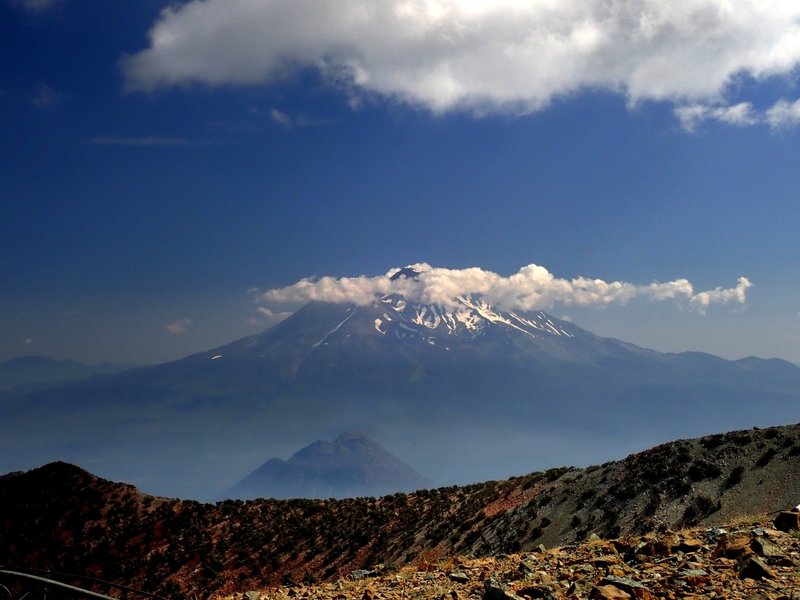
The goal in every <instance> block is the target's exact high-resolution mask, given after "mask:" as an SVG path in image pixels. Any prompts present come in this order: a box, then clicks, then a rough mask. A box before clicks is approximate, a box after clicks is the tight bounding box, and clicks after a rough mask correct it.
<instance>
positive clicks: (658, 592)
mask: <svg viewBox="0 0 800 600" xmlns="http://www.w3.org/2000/svg"><path fill="white" fill-rule="evenodd" d="M313 598H316V599H320V600H375V599H385V600H395V599H397V600H400V599H402V600H406V599H408V600H412V599H442V600H458V599H467V598H475V599H483V600H516V599H525V598H531V599H533V598H544V599H559V600H560V599H570V598H575V599H578V598H589V599H593V598H597V599H606V600H616V599H627V598H641V599H645V600H647V599H655V598H666V599H679V598H682V599H698V600H699V599H701V598H743V599H744V598H747V599H751V600H791V599H795V598H800V533H798V531H796V530H795V531H793V532H783V531H779V530H777V529H775V528H774V526H773V523H772V521H771V520H770V519H769V518H768V517H764V518H761V519H739V520H737V521H736V522H734V523H731V524H729V525H728V526H727V527H723V528H711V529H707V528H695V529H686V530H682V531H679V532H671V531H665V532H661V533H652V534H647V535H644V536H639V537H634V538H624V539H615V540H600V539H596V540H591V541H587V542H584V543H581V544H577V545H569V546H562V547H559V548H550V549H544V548H541V549H538V550H536V551H533V552H524V553H521V554H510V555H506V554H503V555H499V556H496V557H489V558H467V557H453V558H443V559H437V560H434V561H432V562H428V561H425V560H422V561H419V562H418V563H417V564H415V565H413V566H406V567H403V568H400V569H393V568H392V567H391V566H387V565H378V566H376V567H374V568H373V569H371V570H360V571H356V572H354V573H353V574H352V575H350V576H349V577H347V578H344V579H339V580H338V581H336V582H332V583H325V584H319V585H309V586H306V585H297V586H283V587H279V588H272V589H267V590H250V591H244V592H241V593H238V594H234V595H232V596H224V597H223V600H288V599H313Z"/></svg>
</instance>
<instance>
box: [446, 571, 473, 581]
mask: <svg viewBox="0 0 800 600" xmlns="http://www.w3.org/2000/svg"><path fill="white" fill-rule="evenodd" d="M447 578H448V579H449V580H450V581H455V582H456V583H467V582H468V581H469V576H468V575H467V574H466V573H464V571H451V572H450V573H448V574H447Z"/></svg>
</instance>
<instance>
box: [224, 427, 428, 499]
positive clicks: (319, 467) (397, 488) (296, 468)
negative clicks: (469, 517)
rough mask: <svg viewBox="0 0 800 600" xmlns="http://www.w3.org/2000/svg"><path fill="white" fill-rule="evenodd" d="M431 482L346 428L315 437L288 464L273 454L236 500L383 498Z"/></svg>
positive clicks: (240, 487)
mask: <svg viewBox="0 0 800 600" xmlns="http://www.w3.org/2000/svg"><path fill="white" fill-rule="evenodd" d="M428 485H429V482H428V481H427V480H426V479H425V478H424V477H422V476H421V475H420V474H419V473H417V472H416V471H414V470H413V469H412V468H411V467H409V466H408V465H406V464H405V463H404V462H402V461H401V460H400V459H399V458H397V457H396V456H394V455H393V454H391V453H390V452H389V451H388V450H386V449H384V448H382V447H381V446H380V445H378V444H377V443H376V442H375V441H373V440H371V439H369V438H368V437H367V436H365V435H364V434H363V433H360V432H357V431H345V432H344V433H342V434H340V435H339V436H338V437H337V438H336V439H335V440H334V441H333V442H326V441H322V440H317V441H316V442H314V443H312V444H309V445H308V446H306V447H305V448H303V449H301V450H298V451H297V452H295V453H294V454H293V455H292V457H291V458H290V459H289V460H287V461H286V462H284V461H281V460H280V459H276V458H272V459H270V460H269V461H267V462H266V463H264V464H263V465H262V466H261V467H259V468H258V469H256V470H255V471H253V472H252V473H251V474H250V475H248V476H247V477H245V478H244V479H243V480H242V481H240V482H239V483H237V484H236V485H235V486H234V487H233V488H231V490H229V492H228V495H229V496H231V497H236V498H256V497H272V498H346V497H353V496H380V495H385V494H391V493H394V492H409V491H414V490H416V489H420V488H423V487H427V486H428Z"/></svg>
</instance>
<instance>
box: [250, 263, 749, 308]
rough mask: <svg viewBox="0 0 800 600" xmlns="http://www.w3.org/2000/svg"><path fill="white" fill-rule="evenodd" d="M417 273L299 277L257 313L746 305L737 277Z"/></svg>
mask: <svg viewBox="0 0 800 600" xmlns="http://www.w3.org/2000/svg"><path fill="white" fill-rule="evenodd" d="M413 266H414V268H415V269H416V270H417V271H420V274H419V275H418V276H417V277H416V278H406V277H400V278H398V279H396V280H394V281H393V280H392V279H391V277H392V276H393V275H394V274H396V273H397V272H398V270H399V269H391V270H390V271H388V272H387V273H386V275H380V276H376V277H369V276H366V275H361V276H359V277H338V278H337V277H322V278H319V279H315V278H305V279H301V280H300V281H298V282H297V283H295V284H293V285H290V286H287V287H283V288H276V289H271V290H267V291H266V292H263V293H262V294H260V296H259V297H258V298H259V301H260V302H261V303H262V304H263V305H264V307H263V312H264V313H265V314H272V311H273V309H274V307H282V308H284V309H295V308H297V307H298V306H299V305H301V304H304V303H306V302H309V301H312V300H319V301H325V302H339V303H345V302H350V303H354V304H358V305H365V304H369V303H370V302H372V301H373V300H374V299H375V297H376V295H382V294H388V293H392V292H395V293H399V294H403V295H404V296H405V297H406V298H407V299H409V300H411V301H415V302H422V303H433V304H443V305H453V304H454V303H456V302H457V298H459V297H463V296H469V295H473V296H480V297H482V298H483V299H484V300H486V301H487V302H489V303H491V304H494V305H496V306H498V307H500V308H502V309H521V310H537V309H550V308H552V307H553V306H556V305H558V306H606V305H610V304H626V303H627V302H629V301H631V300H633V299H634V298H643V299H646V300H651V301H666V300H676V301H679V302H681V303H683V304H685V305H686V306H687V307H688V308H689V309H691V310H695V311H697V312H701V313H704V312H705V311H706V309H708V307H709V306H710V305H712V304H739V305H742V304H744V303H745V301H746V292H747V289H748V288H749V287H751V285H752V284H751V283H750V281H749V280H748V279H747V278H745V277H741V278H739V281H738V283H737V285H736V287H734V288H729V289H723V288H715V289H713V290H709V291H701V292H696V291H695V289H694V286H693V285H692V283H691V282H690V281H688V280H687V279H676V280H674V281H669V282H666V283H658V282H654V283H650V284H648V285H640V284H634V283H628V282H624V281H611V282H607V281H604V280H602V279H592V278H587V277H575V278H573V279H563V278H559V277H555V276H554V275H553V274H552V273H550V272H549V271H548V270H547V269H546V268H545V267H542V266H539V265H535V264H531V265H527V266H525V267H522V268H521V269H520V270H519V271H517V272H516V273H514V274H513V275H510V276H507V277H506V276H502V275H498V274H497V273H494V272H492V271H487V270H484V269H481V268H479V267H471V268H467V269H444V268H437V267H431V266H430V265H428V264H425V263H420V264H417V265H413Z"/></svg>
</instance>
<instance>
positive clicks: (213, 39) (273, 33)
mask: <svg viewBox="0 0 800 600" xmlns="http://www.w3.org/2000/svg"><path fill="white" fill-rule="evenodd" d="M149 38H150V43H149V47H148V48H146V49H144V50H142V51H140V52H138V53H136V54H134V55H132V56H127V57H124V58H123V60H122V68H123V70H124V74H125V78H126V88H127V89H129V90H140V91H151V90H154V89H157V88H160V87H166V86H173V85H187V84H193V83H202V84H207V85H211V86H216V85H230V84H232V85H258V84H263V83H271V82H276V81H279V80H281V79H282V78H284V77H286V76H287V75H290V74H292V73H293V72H296V71H299V70H300V69H305V68H309V67H310V68H315V69H317V70H318V71H319V72H320V73H321V74H322V75H323V77H325V78H326V80H327V81H328V82H329V83H331V84H332V85H335V86H337V87H339V88H340V89H342V90H343V91H345V93H348V94H349V95H351V97H352V98H353V99H354V100H355V101H357V100H358V99H359V98H362V97H369V96H373V95H378V96H382V97H387V98H392V99H395V100H398V101H400V102H405V103H408V104H411V105H414V106H420V107H424V108H426V109H428V110H430V111H433V112H435V113H439V112H445V111H451V110H469V111H472V112H475V113H484V112H489V111H503V112H513V113H524V112H532V111H536V110H539V109H541V108H543V107H545V106H547V105H548V104H549V103H550V102H551V101H552V100H553V98H555V97H558V96H563V95H567V94H572V93H575V92H578V91H581V90H584V89H589V88H602V89H609V90H613V91H616V92H619V93H621V94H623V95H624V96H625V97H626V98H627V100H628V102H629V103H631V104H636V103H638V102H641V101H644V100H668V101H675V102H678V103H680V104H695V103H705V104H713V103H715V102H719V100H720V99H721V98H723V97H724V95H725V93H726V91H728V90H729V89H730V88H731V87H732V86H733V85H735V83H736V80H737V78H739V77H741V76H742V75H747V76H750V77H754V78H756V79H759V78H764V77H768V76H773V75H787V74H789V73H790V72H791V71H792V70H793V69H794V68H795V67H796V66H797V64H798V63H799V62H800V3H798V2H796V0H769V1H765V0H737V1H736V2H730V0H682V1H681V2H664V1H663V0H626V1H623V2H603V1H600V0H572V1H569V2H567V1H563V2H555V1H544V2H542V1H534V0H191V1H189V2H186V3H183V4H176V5H173V6H170V7H168V8H166V9H164V10H163V11H162V13H161V15H160V16H159V18H158V20H157V21H156V22H155V24H154V25H153V27H152V28H151V30H150V32H149Z"/></svg>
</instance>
